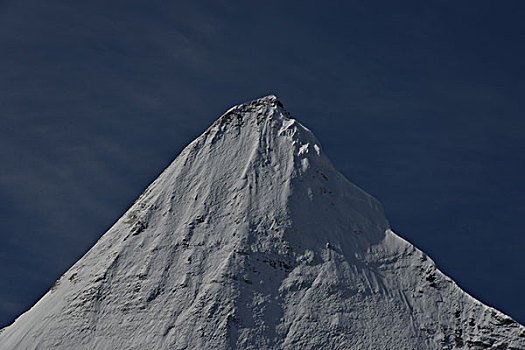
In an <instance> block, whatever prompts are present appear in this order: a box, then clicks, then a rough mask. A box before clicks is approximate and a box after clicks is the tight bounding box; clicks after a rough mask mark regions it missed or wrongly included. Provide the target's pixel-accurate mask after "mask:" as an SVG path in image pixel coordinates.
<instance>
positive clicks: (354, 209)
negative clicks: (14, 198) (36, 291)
mask: <svg viewBox="0 0 525 350" xmlns="http://www.w3.org/2000/svg"><path fill="white" fill-rule="evenodd" d="M281 106H282V105H281V104H280V102H279V101H278V100H277V98H276V97H275V96H268V97H265V98H262V99H259V100H256V101H252V102H249V103H246V104H242V105H239V106H235V107H233V108H231V109H230V110H228V112H226V113H225V114H224V115H223V116H221V118H220V119H219V120H217V121H216V122H215V123H214V124H213V125H212V126H211V127H210V128H209V129H208V130H207V131H206V132H205V133H203V134H202V135H201V136H200V137H199V138H197V139H196V140H195V141H193V142H192V143H191V144H189V145H188V146H187V147H186V148H185V149H184V150H183V151H182V152H181V154H180V155H179V156H178V157H177V158H176V159H175V160H174V161H173V163H172V164H171V165H170V166H169V167H168V168H167V169H166V170H165V171H164V172H163V173H162V174H161V175H160V176H159V177H158V178H157V179H156V180H155V181H154V182H153V183H152V184H151V185H150V186H149V187H148V188H147V189H146V191H145V192H144V193H143V194H142V195H141V196H140V197H139V199H138V200H137V201H136V202H135V203H134V204H133V205H132V207H131V208H130V209H129V210H128V211H127V212H126V214H125V215H123V216H122V217H121V218H120V219H119V220H118V221H117V222H116V223H115V224H114V226H113V227H112V228H111V229H110V230H109V231H108V232H107V233H106V234H104V236H102V238H101V239H100V240H99V241H98V242H97V243H96V244H95V246H94V247H93V248H92V249H91V250H90V251H89V252H88V253H87V254H86V255H85V256H84V257H82V258H81V259H80V260H79V261H78V262H77V263H76V264H75V265H74V266H73V267H71V269H70V270H69V271H67V272H66V273H65V274H64V275H63V276H62V277H61V278H60V279H59V280H58V281H57V282H56V284H55V285H54V286H53V287H52V288H51V290H50V291H49V292H48V293H47V294H46V295H45V296H44V297H43V298H42V299H41V300H40V301H39V302H38V303H36V304H35V305H34V306H33V307H32V308H31V309H30V310H29V311H28V312H26V313H24V314H23V315H22V316H20V317H19V318H18V319H17V320H16V321H15V322H14V323H13V324H12V325H11V326H9V327H7V328H4V329H3V330H2V332H1V333H0V348H1V349H168V348H169V349H187V348H195V349H230V348H242V349H303V348H320V349H459V348H463V349H496V348H497V349H524V348H525V328H524V327H523V326H521V325H519V324H518V323H516V322H514V321H513V320H512V319H510V318H509V317H508V316H505V315H503V314H502V313H500V312H499V311H497V310H494V309H492V308H490V307H488V306H485V305H483V304H482V303H480V302H479V301H477V300H475V299H474V298H472V297H470V296H469V295H468V294H466V293H465V292H464V291H462V290H461V289H460V288H459V287H458V286H457V285H456V284H455V283H454V282H453V281H452V280H450V279H449V278H448V277H446V276H445V275H443V274H442V273H441V272H440V271H439V270H438V269H437V268H436V266H435V265H434V263H433V262H432V260H430V259H429V258H428V257H427V256H426V255H425V254H424V253H422V252H421V251H419V250H418V249H416V248H415V247H414V246H412V245H411V244H410V243H408V242H406V241H405V240H403V239H402V238H400V237H399V236H397V235H396V234H395V233H393V232H392V231H391V230H390V229H389V225H388V222H387V220H386V219H385V217H384V214H383V210H382V207H381V204H380V203H379V202H377V201H376V200H375V199H374V198H373V197H371V196H370V195H368V194H367V193H365V192H364V191H362V190H361V189H359V188H358V187H357V186H355V185H353V184H352V183H350V182H349V181H348V180H346V179H345V178H344V177H343V176H342V175H341V174H340V173H339V172H337V171H336V170H335V169H334V168H333V166H332V164H331V163H330V161H329V160H328V159H327V158H326V157H325V155H324V153H323V152H321V148H320V146H319V142H318V141H317V139H316V138H315V136H313V134H312V133H311V132H310V131H309V130H308V129H307V128H305V127H304V126H302V125H301V124H300V123H298V122H297V121H295V120H294V119H291V117H290V116H289V113H288V112H287V111H285V110H284V109H283V108H282V107H281Z"/></svg>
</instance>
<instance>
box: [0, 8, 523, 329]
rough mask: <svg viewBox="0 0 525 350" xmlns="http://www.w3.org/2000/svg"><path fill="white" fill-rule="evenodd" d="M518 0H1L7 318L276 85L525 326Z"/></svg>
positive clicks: (1, 218) (417, 228) (328, 142)
mask: <svg viewBox="0 0 525 350" xmlns="http://www.w3.org/2000/svg"><path fill="white" fill-rule="evenodd" d="M523 18H525V3H524V2H523V1H519V0H515V1H505V2H496V1H476V2H458V1H401V2H394V1H373V2H364V1H344V2H331V3H330V4H326V3H323V4H321V2H304V1H300V2H299V1H297V2H287V3H284V2H277V1H275V2H273V1H265V2H263V3H260V5H254V4H253V2H238V3H236V4H234V3H233V2H229V1H222V2H221V1H217V2H201V3H200V4H193V3H191V2H186V3H183V2H180V1H111V0H109V1H100V0H92V1H55V0H50V1H36V0H17V1H0V48H1V49H0V164H1V166H0V225H1V226H0V227H1V229H0V325H6V324H8V323H10V322H12V321H13V320H14V318H15V317H16V316H17V315H19V314H20V313H22V312H23V311H25V310H26V309H28V308H29V307H30V306H31V305H32V304H34V302H36V301H37V300H38V299H39V298H40V297H41V296H42V295H43V293H45V291H46V290H47V289H49V287H50V286H51V285H52V284H53V282H54V281H55V280H56V279H57V278H58V277H59V276H60V275H61V274H62V273H63V272H65V270H67V269H68V268H69V267H70V266H71V265H72V264H73V263H74V262H75V261H76V260H77V259H78V258H80V257H81V256H82V255H83V254H84V253H85V252H86V251H87V250H88V249H89V248H90V247H91V245H92V244H93V243H94V242H95V241H96V240H97V239H98V238H99V237H100V236H101V235H102V234H103V233H104V232H105V231H106V230H107V229H108V228H109V227H110V226H111V225H112V223H113V222H114V221H115V220H117V219H118V218H119V217H120V215H121V214H122V213H123V212H124V211H125V210H126V209H127V208H128V207H129V206H130V205H131V203H132V202H133V201H134V200H135V199H136V197H137V196H138V195H139V194H140V193H141V192H142V191H143V190H144V188H145V187H146V186H147V185H148V184H149V183H150V182H151V181H152V180H153V179H154V178H155V177H156V176H157V175H158V174H159V173H160V172H161V171H162V170H163V169H164V168H165V167H166V166H167V165H168V164H169V163H170V162H171V160H172V159H173V158H175V156H176V155H177V154H178V152H180V150H181V149H182V148H183V147H184V146H185V145H186V144H187V143H189V142H190V141H191V140H193V139H194V138H195V137H196V136H198V135H199V134H200V133H201V132H202V131H203V130H204V129H205V128H207V127H208V125H209V124H211V123H212V122H213V121H214V120H215V119H216V118H217V117H219V115H220V114H222V113H223V112H224V111H225V110H226V109H227V108H229V107H230V106H232V105H233V104H237V103H240V102H244V101H246V100H251V99H253V98H257V97H260V96H263V95H266V94H268V93H274V94H276V95H278V96H279V98H280V99H281V100H282V101H283V103H284V104H285V106H286V107H287V109H288V110H289V111H290V112H291V113H292V115H293V116H295V117H296V118H297V119H299V120H300V121H301V122H302V123H303V124H305V125H306V126H308V127H309V128H310V129H312V131H313V132H314V133H315V134H316V135H317V137H318V138H319V139H320V141H321V143H322V144H323V146H324V149H325V151H326V153H327V154H328V155H329V156H330V158H331V159H332V161H333V162H334V164H335V165H336V167H337V168H338V169H339V170H340V171H341V172H343V173H344V174H345V175H346V176H347V177H348V178H349V179H350V180H351V181H352V182H354V183H356V184H357V185H359V186H361V187H362V188H364V189H365V190H366V191H368V192H369V193H371V194H373V195H374V196H375V197H377V198H378V199H379V200H380V201H381V202H383V204H384V206H385V208H386V212H387V216H388V218H389V220H390V222H391V225H392V227H393V229H394V230H395V231H396V232H397V233H399V234H400V235H401V236H403V237H404V238H406V239H408V240H409V241H410V242H412V243H414V244H415V245H416V246H417V247H419V248H421V249H422V250H423V251H425V252H426V253H428V254H429V255H430V256H431V257H432V258H433V259H434V260H435V261H436V263H437V265H438V267H439V268H440V269H441V270H443V271H444V272H445V273H446V274H448V275H449V276H451V277H452V278H453V279H454V280H455V281H456V282H457V283H458V284H459V285H460V286H461V287H463V288H464V289H465V290H466V291H467V292H469V293H470V294H472V295H473V296H475V297H476V298H479V299H480V300H482V301H483V302H485V303H487V304H489V305H491V306H494V307H496V308H498V309H500V310H502V311H503V312H505V313H507V314H509V315H511V316H512V317H514V318H515V319H516V320H518V321H520V322H521V323H525V300H524V298H523V294H524V293H525V273H524V271H525V256H524V254H523V253H524V252H525V249H524V248H525V236H524V234H523V232H522V221H523V218H524V217H525V202H524V197H525V184H524V181H523V178H524V175H525V155H524V150H525V139H524V137H523V135H524V133H525V118H524V117H525V113H524V112H525V98H524V97H525V68H524V64H523V62H525V45H524V43H525V21H523Z"/></svg>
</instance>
